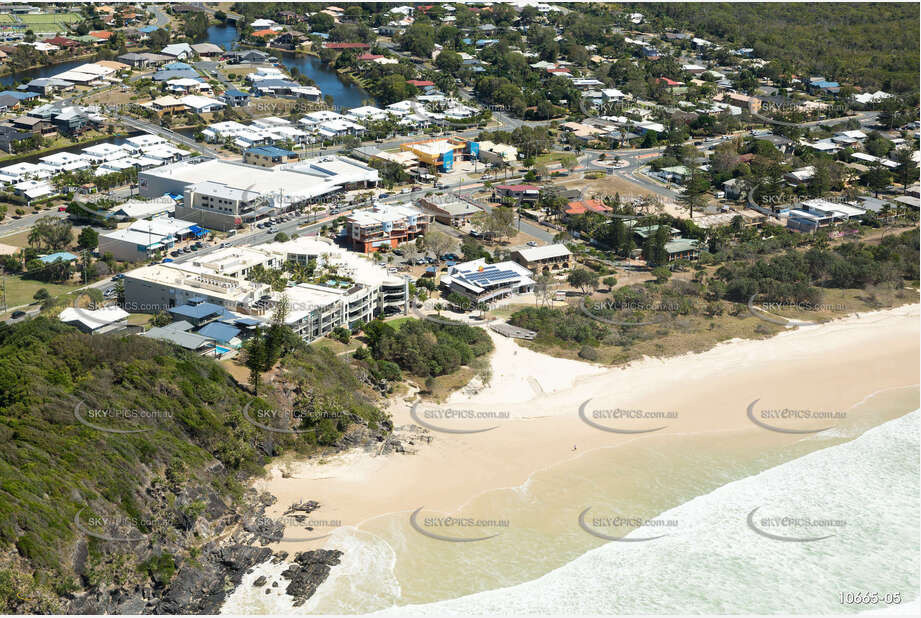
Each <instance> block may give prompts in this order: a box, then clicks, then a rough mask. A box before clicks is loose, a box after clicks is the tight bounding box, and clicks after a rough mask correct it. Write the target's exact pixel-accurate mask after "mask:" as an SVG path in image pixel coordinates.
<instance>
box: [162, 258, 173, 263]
mask: <svg viewBox="0 0 921 618" xmlns="http://www.w3.org/2000/svg"><path fill="white" fill-rule="evenodd" d="M172 261H173V258H163V262H162V263H163V264H169V263H170V262H172Z"/></svg>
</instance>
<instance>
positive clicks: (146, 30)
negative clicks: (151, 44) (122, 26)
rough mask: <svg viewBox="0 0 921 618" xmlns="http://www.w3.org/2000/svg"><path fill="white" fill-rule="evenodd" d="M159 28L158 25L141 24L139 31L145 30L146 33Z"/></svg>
mask: <svg viewBox="0 0 921 618" xmlns="http://www.w3.org/2000/svg"><path fill="white" fill-rule="evenodd" d="M159 29H160V28H158V27H157V26H141V27H140V28H138V32H143V33H144V34H150V33H151V32H154V31H156V30H159Z"/></svg>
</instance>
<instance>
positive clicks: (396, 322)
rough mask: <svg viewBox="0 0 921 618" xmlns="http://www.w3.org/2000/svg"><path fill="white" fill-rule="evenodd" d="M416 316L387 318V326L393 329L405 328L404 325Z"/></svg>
mask: <svg viewBox="0 0 921 618" xmlns="http://www.w3.org/2000/svg"><path fill="white" fill-rule="evenodd" d="M415 319H416V318H411V317H409V316H406V317H401V318H394V319H392V320H386V323H387V326H389V327H391V328H392V329H393V330H400V329H401V328H403V325H404V324H406V323H407V322H409V321H410V320H415Z"/></svg>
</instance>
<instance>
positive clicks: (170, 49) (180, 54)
mask: <svg viewBox="0 0 921 618" xmlns="http://www.w3.org/2000/svg"><path fill="white" fill-rule="evenodd" d="M160 53H161V54H163V55H165V56H170V57H172V58H176V59H177V60H184V59H186V58H191V57H192V56H194V55H195V50H194V49H192V46H191V45H189V44H188V43H173V44H171V45H167V46H166V47H164V48H163V49H162V50H160Z"/></svg>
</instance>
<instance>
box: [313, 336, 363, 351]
mask: <svg viewBox="0 0 921 618" xmlns="http://www.w3.org/2000/svg"><path fill="white" fill-rule="evenodd" d="M361 345H362V344H361V341H359V340H358V339H357V338H355V337H352V338H351V339H350V340H349V342H348V343H342V342H341V341H339V340H338V339H331V338H329V337H323V338H322V339H317V340H316V341H314V342H313V343H311V344H310V347H312V348H314V349H317V350H319V349H320V348H328V349H329V351H330V352H332V353H333V354H342V353H344V352H351V351H352V350H356V349H358V348H359V347H361Z"/></svg>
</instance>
